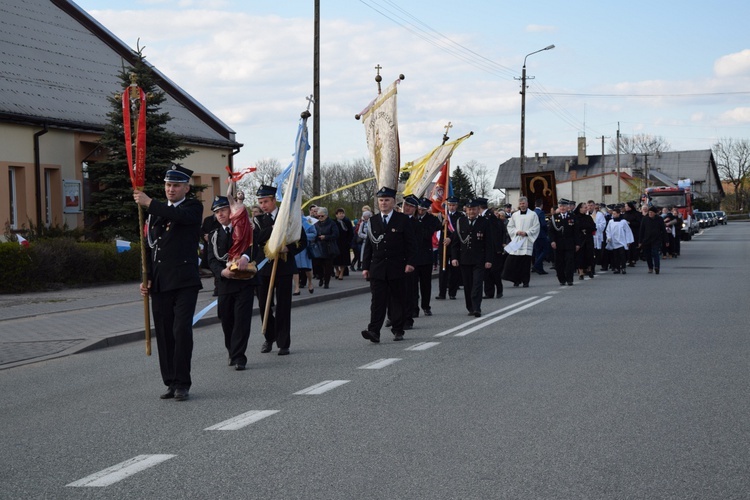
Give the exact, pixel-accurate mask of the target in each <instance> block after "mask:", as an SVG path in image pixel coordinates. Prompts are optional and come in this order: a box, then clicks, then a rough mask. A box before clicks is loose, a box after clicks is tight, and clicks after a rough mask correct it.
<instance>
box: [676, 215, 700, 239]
mask: <svg viewBox="0 0 750 500" xmlns="http://www.w3.org/2000/svg"><path fill="white" fill-rule="evenodd" d="M700 230H701V226H700V223H699V222H698V219H697V218H696V217H695V215H693V217H691V218H690V220H689V221H688V220H687V219H683V220H682V234H681V237H682V239H683V240H685V241H690V240H692V239H693V236H694V235H696V234H698V233H699V232H700Z"/></svg>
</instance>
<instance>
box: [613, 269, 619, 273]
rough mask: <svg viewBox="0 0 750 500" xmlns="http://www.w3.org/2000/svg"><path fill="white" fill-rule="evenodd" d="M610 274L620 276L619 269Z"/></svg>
mask: <svg viewBox="0 0 750 500" xmlns="http://www.w3.org/2000/svg"><path fill="white" fill-rule="evenodd" d="M612 274H620V270H619V269H615V270H614V271H612Z"/></svg>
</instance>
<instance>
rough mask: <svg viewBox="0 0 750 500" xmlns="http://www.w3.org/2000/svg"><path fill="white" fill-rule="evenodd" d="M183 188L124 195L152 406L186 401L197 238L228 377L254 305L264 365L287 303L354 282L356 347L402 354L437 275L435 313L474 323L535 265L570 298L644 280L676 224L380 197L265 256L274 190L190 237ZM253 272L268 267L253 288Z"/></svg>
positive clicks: (669, 244)
mask: <svg viewBox="0 0 750 500" xmlns="http://www.w3.org/2000/svg"><path fill="white" fill-rule="evenodd" d="M190 177H191V172H190V171H189V170H188V169H185V168H184V167H182V166H180V165H174V166H173V167H172V168H171V169H169V170H168V171H167V173H166V175H165V179H164V181H165V194H166V198H167V202H166V203H164V202H159V201H157V200H154V199H152V198H151V197H149V196H147V195H146V194H145V193H143V192H141V191H137V190H136V191H135V192H134V195H133V196H134V200H135V201H136V203H138V204H139V205H140V206H142V207H143V208H144V209H145V210H146V212H147V213H148V214H149V217H148V222H147V227H146V233H147V235H148V246H147V249H146V250H147V256H148V259H147V261H148V262H147V264H148V266H147V268H148V285H145V286H144V285H142V286H141V293H142V294H143V295H147V296H150V297H151V302H152V306H153V309H152V310H153V318H154V324H155V330H156V337H157V346H158V349H159V365H160V368H161V374H162V380H163V382H164V384H165V386H166V387H167V391H166V392H165V393H164V394H162V395H161V398H163V399H175V400H178V401H184V400H186V399H188V397H189V389H190V386H191V378H190V362H191V356H192V345H193V340H192V323H191V320H192V317H193V315H194V312H195V304H196V301H197V294H198V291H199V289H200V287H201V281H200V276H199V270H198V259H195V258H193V257H191V256H190V255H189V252H191V251H192V250H191V248H193V245H192V244H191V243H190V242H191V241H197V240H198V239H199V235H200V234H201V232H202V233H203V234H202V237H201V238H200V240H201V241H202V242H203V253H202V258H203V259H202V260H203V261H204V262H205V263H206V265H207V267H208V268H209V269H210V270H211V272H212V273H213V275H214V277H215V290H214V294H215V295H217V296H218V307H217V314H218V317H219V319H220V323H221V327H222V331H223V333H224V341H225V342H224V343H225V347H226V349H227V355H228V364H229V365H230V366H231V367H233V368H234V369H235V370H238V371H242V370H245V369H246V364H247V356H246V349H247V345H248V339H249V336H250V324H251V319H252V310H253V302H254V298H255V297H256V296H257V297H258V303H259V309H260V314H261V320H262V323H263V332H262V333H263V336H264V339H263V344H262V346H261V349H260V352H261V353H270V352H272V351H273V349H274V344H275V345H276V347H277V348H278V352H277V353H278V355H280V356H284V355H288V354H290V346H291V330H292V328H291V326H292V325H291V304H292V297H293V296H294V295H300V294H301V291H302V290H304V289H307V291H308V292H309V293H310V294H312V293H314V291H315V281H316V280H317V285H318V287H323V288H329V286H330V283H331V281H332V280H343V279H344V278H345V277H346V276H349V274H350V272H352V273H353V272H356V271H360V270H361V272H362V277H363V278H364V279H365V280H367V281H368V282H369V286H370V295H371V297H370V301H371V305H370V315H369V321H368V323H367V325H366V327H365V329H363V330H362V331H361V335H362V337H363V338H364V339H366V340H368V341H370V342H374V343H377V342H380V336H381V335H380V334H381V330H382V328H383V327H384V326H385V327H387V328H390V330H391V333H392V334H393V340H394V341H401V340H403V339H404V334H405V331H407V330H409V329H411V328H413V326H414V321H415V318H418V317H419V315H420V314H424V315H425V316H431V315H432V301H431V299H433V292H432V286H433V280H432V275H433V271H435V270H438V271H439V276H438V278H439V279H438V290H437V294H436V295H435V296H434V299H435V300H446V299H454V300H455V299H457V294H458V291H459V290H461V289H463V294H464V304H465V307H466V311H467V314H468V315H469V316H473V317H481V316H482V301H483V300H488V299H495V298H501V297H503V292H504V287H503V282H508V283H509V284H512V285H513V286H514V287H528V286H529V284H530V281H531V275H532V274H533V273H536V274H539V275H543V274H548V272H547V271H546V270H545V269H544V267H545V265H546V264H551V266H552V269H554V271H555V274H556V277H557V279H558V281H559V283H560V285H563V286H571V285H573V284H574V279H575V276H576V275H577V276H578V279H579V280H583V279H585V277H586V276H588V277H593V276H594V275H595V274H596V273H597V272H601V271H608V270H610V269H611V270H612V272H613V273H614V274H621V275H622V274H627V270H628V268H632V267H635V266H636V264H637V263H638V262H639V261H642V260H643V261H645V262H646V264H647V267H648V272H649V273H655V274H659V272H660V262H661V259H662V258H677V257H679V254H680V245H679V240H680V231H681V227H682V220H681V219H680V215H679V212H678V211H677V210H676V209H671V207H664V208H659V207H655V206H651V205H649V204H648V203H644V204H643V206H641V207H640V208H638V206H637V204H636V203H635V202H628V203H625V204H619V205H604V204H602V203H595V202H594V201H593V200H589V201H588V202H585V203H576V202H574V201H569V200H565V199H560V200H558V204H557V205H556V206H555V207H553V209H552V210H550V212H549V213H546V212H545V211H544V210H543V208H542V207H543V202H542V200H535V207H534V208H533V209H532V208H531V207H529V203H528V200H527V198H525V197H520V198H519V200H518V204H517V207H516V209H515V210H513V207H512V206H510V205H508V204H506V205H505V206H503V207H498V208H496V209H491V208H489V207H488V200H487V199H485V198H481V197H476V198H473V199H471V200H468V201H465V202H464V203H460V200H458V199H457V198H448V199H446V201H445V205H444V210H443V211H441V212H438V213H437V214H434V213H432V210H433V201H432V200H430V199H427V198H417V197H415V196H413V195H407V196H406V197H404V199H403V202H401V203H399V204H397V203H396V194H397V193H396V191H395V190H393V189H390V188H387V187H384V188H382V189H380V190H379V191H378V193H377V194H376V200H377V213H374V212H373V210H372V209H371V208H370V207H369V206H364V207H362V210H361V214H360V217H359V218H358V219H356V220H355V221H352V220H350V219H349V218H348V217H347V216H346V212H345V210H344V209H343V208H337V209H336V210H335V211H334V218H331V217H329V210H328V208H326V207H322V206H314V205H313V206H311V207H310V208H309V213H308V215H305V214H304V212H303V213H301V214H300V218H301V233H300V235H299V239H298V240H297V241H294V242H293V243H290V244H287V245H285V246H283V248H281V250H280V251H279V252H278V254H273V255H268V256H266V255H265V251H266V250H265V245H266V243H267V242H268V241H269V238H271V234H272V232H273V227H274V224H275V222H276V217H277V215H278V213H279V207H278V206H277V203H276V188H275V187H272V186H265V185H262V186H261V187H260V188H259V189H258V191H257V193H256V197H257V200H258V204H257V205H256V206H253V207H252V209H251V210H250V213H249V215H248V213H247V211H246V210H245V209H244V205H243V204H242V201H241V200H240V201H239V202H238V201H237V200H235V199H234V197H232V196H231V195H230V196H228V197H224V196H218V197H216V198H215V200H214V202H213V205H212V211H213V215H212V216H210V217H207V218H206V219H205V220H203V224H202V225H201V205H200V203H199V202H197V201H196V200H194V199H190V198H188V197H187V194H188V192H189V190H190V185H189V180H190ZM238 206H239V207H242V209H241V210H239V212H241V213H238V209H237V207H238ZM460 208H461V209H460ZM248 231H250V232H251V233H252V238H249V237H248V238H246V239H244V240H242V241H247V242H248V243H247V244H246V245H245V244H242V245H241V248H237V245H238V240H237V238H236V237H234V236H233V234H235V233H238V232H244V233H247V232H248ZM245 236H249V235H248V234H246V235H245ZM230 255H232V257H230ZM261 261H264V262H265V261H267V264H266V265H264V266H261V267H260V269H259V270H258V271H257V274H256V273H255V270H256V269H257V268H256V264H257V263H258V262H261ZM597 268H598V269H597Z"/></svg>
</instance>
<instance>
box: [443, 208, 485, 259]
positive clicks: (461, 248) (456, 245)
mask: <svg viewBox="0 0 750 500" xmlns="http://www.w3.org/2000/svg"><path fill="white" fill-rule="evenodd" d="M491 231H492V229H491V228H490V223H489V221H488V220H487V219H486V218H484V217H477V218H476V219H474V225H472V224H471V223H470V221H469V218H468V217H466V216H463V217H461V218H459V219H458V220H457V221H456V234H455V235H454V236H455V237H454V238H453V240H452V241H451V259H452V260H453V259H455V260H457V261H458V263H459V265H462V266H482V267H484V264H485V263H486V262H493V254H494V251H495V249H494V247H493V246H492V234H491ZM462 240H463V241H462Z"/></svg>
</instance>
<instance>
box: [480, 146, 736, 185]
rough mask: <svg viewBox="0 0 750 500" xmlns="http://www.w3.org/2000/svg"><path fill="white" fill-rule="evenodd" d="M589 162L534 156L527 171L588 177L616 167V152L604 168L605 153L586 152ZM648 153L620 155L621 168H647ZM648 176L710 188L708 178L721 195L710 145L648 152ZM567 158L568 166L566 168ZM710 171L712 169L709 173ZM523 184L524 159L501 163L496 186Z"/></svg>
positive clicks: (638, 170) (562, 177) (560, 177)
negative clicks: (688, 149)
mask: <svg viewBox="0 0 750 500" xmlns="http://www.w3.org/2000/svg"><path fill="white" fill-rule="evenodd" d="M587 158H588V165H578V156H577V155H576V156H548V157H547V164H546V165H542V164H541V163H537V160H536V159H535V158H527V159H526V165H525V168H524V171H526V172H533V171H535V170H536V169H537V167H539V169H540V170H553V171H554V172H555V179H556V180H557V181H568V180H574V179H581V178H583V177H589V176H593V175H597V174H601V173H602V172H611V171H613V170H615V169H616V165H617V155H604V157H603V158H604V167H603V168H602V155H597V156H587ZM645 160H646V157H644V155H642V154H638V155H631V154H621V155H620V168H621V169H630V171H631V172H633V176H634V177H638V175H637V174H638V173H641V175H643V174H642V172H643V171H644V161H645ZM647 161H648V168H649V177H651V178H652V179H658V180H659V181H660V182H662V183H665V184H669V183H675V184H676V182H677V181H678V180H681V179H691V180H692V182H693V184H694V185H702V186H704V189H706V190H708V185H709V180H710V185H711V191H712V192H719V193H721V194H722V195H723V194H724V190H723V188H722V187H721V181H720V178H719V172H718V170H717V168H716V162H715V161H714V157H713V153H712V152H711V150H710V149H701V150H696V151H667V152H663V153H659V154H653V155H648V157H647ZM566 162H567V163H569V168H568V169H567V171H566V168H565V165H566ZM709 172H710V173H709ZM520 187H521V161H520V158H511V159H509V160H507V161H506V162H505V163H502V164H500V168H499V169H498V171H497V177H496V178H495V188H496V189H520Z"/></svg>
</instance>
